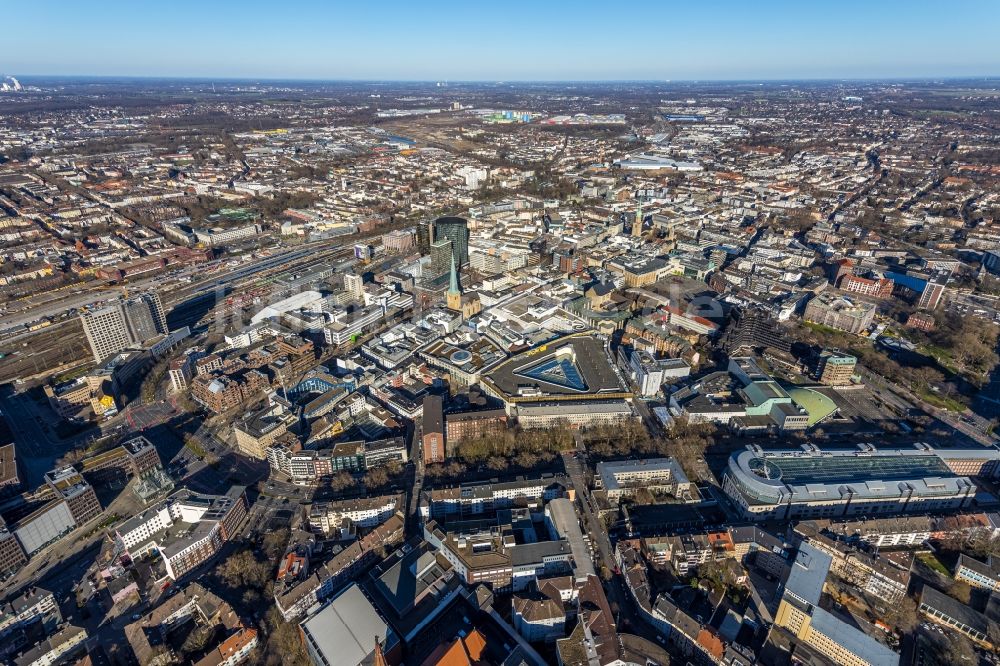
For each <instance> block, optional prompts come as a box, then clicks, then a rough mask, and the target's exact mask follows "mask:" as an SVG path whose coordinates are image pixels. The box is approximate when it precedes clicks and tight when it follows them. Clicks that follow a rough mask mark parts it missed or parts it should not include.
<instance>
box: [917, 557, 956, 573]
mask: <svg viewBox="0 0 1000 666" xmlns="http://www.w3.org/2000/svg"><path fill="white" fill-rule="evenodd" d="M917 559H918V560H920V561H921V562H923V563H924V564H926V565H927V566H928V567H930V568H931V569H934V571H937V572H938V573H939V574H941V575H942V576H951V572H950V571H948V567H946V566H945V565H943V564H941V560H939V559H938V558H937V557H935V556H934V553H918V554H917Z"/></svg>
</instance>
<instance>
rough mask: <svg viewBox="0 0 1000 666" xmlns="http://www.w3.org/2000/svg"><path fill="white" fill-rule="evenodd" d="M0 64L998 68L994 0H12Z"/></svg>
mask: <svg viewBox="0 0 1000 666" xmlns="http://www.w3.org/2000/svg"><path fill="white" fill-rule="evenodd" d="M2 7H3V20H4V24H5V29H4V31H3V47H2V49H0V73H8V74H14V75H21V76H22V77H30V75H32V74H36V75H40V74H72V75H126V76H194V77H218V78H225V77H235V78H241V77H248V78H311V79H394V80H403V79H416V80H442V79H447V80H453V81H454V80H609V79H632V80H635V79H655V80H664V79H671V80H690V79H725V80H734V79H775V78H881V77H944V76H988V75H1000V35H998V33H997V29H998V27H1000V1H997V0H979V1H974V0H950V1H948V2H940V1H937V2H925V1H924V0H909V1H904V0H867V1H866V2H855V1H854V0H836V1H830V0H796V1H791V0H787V1H778V0H770V1H768V0H743V1H741V2H728V1H712V0H687V1H684V2H670V1H668V0H660V1H659V2H656V1H651V2H647V1H645V0H631V1H630V0H624V1H618V2H616V1H614V0H603V1H601V2H593V1H590V0H577V1H575V2H574V1H572V0H565V1H564V2H549V1H546V0H534V1H531V0H522V1H520V2H513V1H510V0H506V1H499V0H490V1H488V2H481V1H479V0H466V1H464V2H458V1H456V2H451V1H440V2H439V1H435V0H426V1H421V0H412V1H410V2H404V1H395V0H360V1H357V0H355V1H354V2H340V1H337V0H333V1H329V2H320V1H316V2H312V1H304V0H302V1H300V0H276V1H272V2H259V1H256V0H242V1H240V2H235V1H232V0H200V1H197V2H195V1H189V0H171V1H169V2H164V1H159V0H152V1H150V2H147V1H146V0H130V1H129V2H119V1H117V0H99V1H97V2H94V1H92V0H75V1H72V2H71V1H64V0H14V1H10V2H5V3H2Z"/></svg>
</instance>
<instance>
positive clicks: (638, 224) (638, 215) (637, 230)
mask: <svg viewBox="0 0 1000 666" xmlns="http://www.w3.org/2000/svg"><path fill="white" fill-rule="evenodd" d="M632 235H633V236H635V237H636V238H638V237H639V236H641V235H642V199H641V198H640V199H639V205H638V206H637V207H636V209H635V222H633V223H632Z"/></svg>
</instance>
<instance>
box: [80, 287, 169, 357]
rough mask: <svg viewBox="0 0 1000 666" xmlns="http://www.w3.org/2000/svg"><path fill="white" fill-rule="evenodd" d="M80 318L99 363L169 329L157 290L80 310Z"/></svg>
mask: <svg viewBox="0 0 1000 666" xmlns="http://www.w3.org/2000/svg"><path fill="white" fill-rule="evenodd" d="M80 321H81V322H82V323H83V333H84V335H86V336H87V342H89V343H90V350H91V351H92V352H93V354H94V360H95V361H97V362H98V363H101V362H102V361H104V360H105V359H106V358H108V357H109V356H111V355H112V354H117V353H118V352H120V351H121V350H123V349H126V348H127V347H129V346H131V345H134V344H142V343H143V342H145V341H146V340H149V339H150V338H154V337H156V336H157V335H159V334H161V333H166V332H167V318H166V315H165V314H164V311H163V302H162V301H161V300H160V297H159V295H158V294H157V293H156V292H146V293H143V294H139V295H137V296H133V297H132V298H128V299H125V298H121V299H118V300H117V301H114V302H112V303H108V304H107V305H105V306H103V307H100V308H96V309H94V310H88V311H86V312H83V313H81V314H80Z"/></svg>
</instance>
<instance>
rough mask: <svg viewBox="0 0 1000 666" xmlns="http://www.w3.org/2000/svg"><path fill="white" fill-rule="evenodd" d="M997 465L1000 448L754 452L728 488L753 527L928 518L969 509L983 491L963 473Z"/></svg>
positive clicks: (737, 457) (738, 465) (737, 464)
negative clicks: (854, 518)
mask: <svg viewBox="0 0 1000 666" xmlns="http://www.w3.org/2000/svg"><path fill="white" fill-rule="evenodd" d="M998 458H1000V451H998V450H997V449H986V448H984V449H969V450H965V449H961V450H959V449H948V450H942V451H937V450H935V449H932V448H930V447H929V446H926V445H923V444H920V445H917V446H916V447H914V448H912V449H885V450H879V449H876V448H875V447H874V446H871V445H868V444H862V445H859V447H858V448H856V449H850V450H829V451H827V450H821V449H819V448H817V447H815V446H811V445H806V446H804V447H803V448H802V449H801V450H799V449H793V450H787V449H786V450H775V451H764V450H762V449H760V448H759V447H756V446H751V447H748V448H747V449H746V450H744V451H740V452H737V453H734V454H733V455H732V456H731V457H730V459H729V464H728V467H727V469H726V473H725V476H724V478H723V489H724V490H725V492H726V494H728V495H729V496H730V497H731V498H732V499H733V501H734V502H735V503H736V504H738V505H739V506H740V507H741V508H742V509H743V512H744V514H745V515H746V516H747V517H748V518H751V519H754V520H768V519H774V518H776V519H788V518H833V517H839V516H851V515H865V516H873V517H877V516H887V515H893V514H902V513H927V512H935V511H942V510H951V509H958V508H965V507H968V506H969V505H970V504H971V503H972V501H973V500H974V499H975V495H976V492H977V487H976V484H975V483H974V482H973V481H972V479H970V478H969V476H966V475H965V474H964V473H963V471H964V470H966V469H970V468H975V469H976V470H977V471H978V472H979V473H983V472H986V473H987V474H989V475H992V474H993V472H994V470H995V469H996V461H997V459H998Z"/></svg>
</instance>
